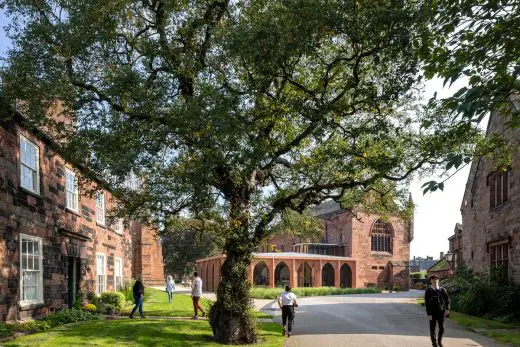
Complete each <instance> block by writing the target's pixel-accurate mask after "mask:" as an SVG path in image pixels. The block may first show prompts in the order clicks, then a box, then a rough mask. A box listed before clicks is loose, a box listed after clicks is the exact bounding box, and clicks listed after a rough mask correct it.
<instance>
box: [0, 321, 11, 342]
mask: <svg viewBox="0 0 520 347" xmlns="http://www.w3.org/2000/svg"><path fill="white" fill-rule="evenodd" d="M12 334H13V332H12V330H11V329H10V328H9V327H8V326H7V325H5V324H4V323H0V339H2V338H5V337H9V336H11V335H12Z"/></svg>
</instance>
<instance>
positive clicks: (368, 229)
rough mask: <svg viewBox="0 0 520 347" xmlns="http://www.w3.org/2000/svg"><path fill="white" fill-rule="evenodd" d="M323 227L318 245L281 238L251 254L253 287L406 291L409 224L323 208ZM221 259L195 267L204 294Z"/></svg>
mask: <svg viewBox="0 0 520 347" xmlns="http://www.w3.org/2000/svg"><path fill="white" fill-rule="evenodd" d="M315 215H316V217H318V218H320V219H321V220H322V222H323V239H322V242H320V243H306V242H302V240H298V239H295V238H290V237H286V236H276V237H273V238H271V239H270V240H269V241H268V244H269V246H268V247H267V249H266V250H265V251H268V252H262V253H256V254H255V257H254V259H253V261H252V263H251V266H250V269H249V279H250V281H251V282H252V283H253V285H266V286H269V287H275V286H284V285H286V284H289V285H291V286H292V287H320V286H332V287H343V288H344V287H352V288H364V287H383V288H384V287H393V286H397V287H401V288H403V289H408V288H409V286H410V275H409V267H408V266H409V265H408V264H409V259H410V242H411V241H412V240H413V220H412V221H411V222H405V221H403V220H402V219H400V218H397V217H391V218H390V220H389V221H384V220H383V219H381V218H380V217H379V216H377V215H374V214H368V213H362V212H360V213H357V216H355V215H354V214H352V213H351V212H349V211H346V210H343V209H342V208H341V207H340V205H339V204H337V203H334V202H326V203H324V204H322V205H320V206H319V207H318V208H317V209H316V211H315ZM224 258H225V256H224V255H221V256H215V257H211V258H206V259H201V260H198V261H197V267H198V271H199V273H200V274H201V277H202V279H203V281H204V287H205V288H204V290H209V291H214V290H216V288H217V285H218V282H219V281H220V266H221V265H222V263H223V261H224Z"/></svg>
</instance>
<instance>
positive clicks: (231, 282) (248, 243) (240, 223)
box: [209, 199, 257, 344]
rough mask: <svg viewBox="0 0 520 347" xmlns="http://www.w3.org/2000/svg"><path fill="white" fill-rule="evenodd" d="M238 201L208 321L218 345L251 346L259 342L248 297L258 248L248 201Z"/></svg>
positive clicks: (233, 204) (232, 215)
mask: <svg viewBox="0 0 520 347" xmlns="http://www.w3.org/2000/svg"><path fill="white" fill-rule="evenodd" d="M234 202H235V203H234ZM236 202H237V201H231V206H232V207H231V212H230V217H231V225H232V229H231V230H230V232H229V236H228V237H227V240H226V244H225V246H224V251H225V253H226V260H225V261H224V264H222V268H221V276H222V278H221V282H220V284H219V286H218V289H217V301H216V302H215V303H214V304H213V306H212V307H211V310H210V313H209V320H210V325H211V327H212V329H213V336H214V338H215V340H216V341H217V342H219V343H225V344H248V343H255V342H256V341H257V332H256V320H255V317H254V313H253V312H254V311H253V305H252V301H251V299H250V298H249V289H250V286H251V284H250V283H249V280H248V276H247V270H248V267H249V265H250V264H251V258H252V251H253V249H254V247H255V245H254V244H253V242H252V238H251V235H250V230H249V222H250V220H249V208H248V206H249V204H248V201H247V199H243V200H241V201H238V203H236Z"/></svg>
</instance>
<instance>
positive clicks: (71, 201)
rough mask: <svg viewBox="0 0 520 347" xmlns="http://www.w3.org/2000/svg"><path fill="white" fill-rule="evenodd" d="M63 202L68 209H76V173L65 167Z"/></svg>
mask: <svg viewBox="0 0 520 347" xmlns="http://www.w3.org/2000/svg"><path fill="white" fill-rule="evenodd" d="M65 180H66V182H65V192H66V196H65V203H66V206H67V208H68V209H69V210H72V211H76V212H77V211H78V180H77V179H76V174H75V173H74V172H72V171H71V170H69V169H65Z"/></svg>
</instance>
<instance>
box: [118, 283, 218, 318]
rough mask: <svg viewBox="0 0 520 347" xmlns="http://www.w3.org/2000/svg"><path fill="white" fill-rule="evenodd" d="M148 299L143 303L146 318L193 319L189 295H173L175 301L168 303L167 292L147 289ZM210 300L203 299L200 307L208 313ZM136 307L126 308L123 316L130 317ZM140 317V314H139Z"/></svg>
mask: <svg viewBox="0 0 520 347" xmlns="http://www.w3.org/2000/svg"><path fill="white" fill-rule="evenodd" d="M146 292H147V297H145V300H144V303H143V312H144V315H145V316H164V317H193V303H192V301H191V296H189V295H187V294H173V300H172V303H171V304H170V303H169V302H168V294H167V293H166V292H163V291H160V290H157V289H153V288H146ZM209 304H210V300H207V299H204V298H202V299H201V300H200V306H202V307H203V308H204V309H205V310H206V311H207V309H208V308H209ZM133 307H134V305H130V306H126V307H125V308H124V309H123V314H125V315H129V314H130V312H131V311H132V308H133ZM137 316H139V312H137Z"/></svg>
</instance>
